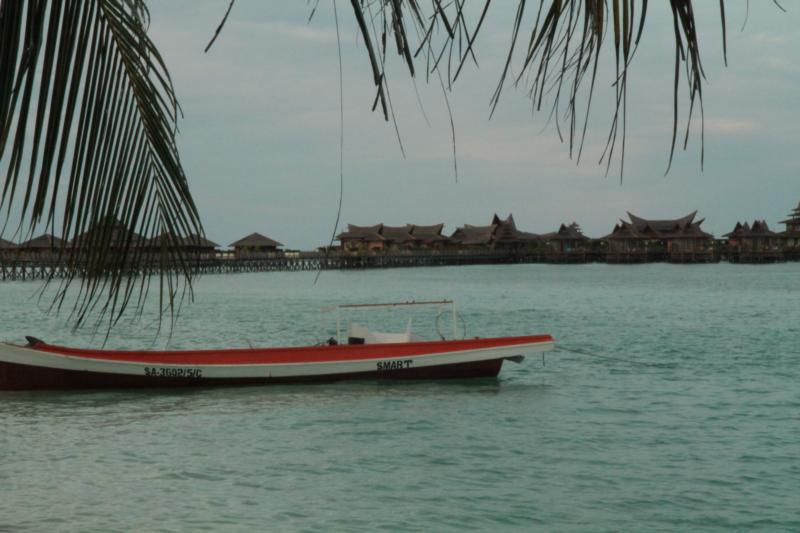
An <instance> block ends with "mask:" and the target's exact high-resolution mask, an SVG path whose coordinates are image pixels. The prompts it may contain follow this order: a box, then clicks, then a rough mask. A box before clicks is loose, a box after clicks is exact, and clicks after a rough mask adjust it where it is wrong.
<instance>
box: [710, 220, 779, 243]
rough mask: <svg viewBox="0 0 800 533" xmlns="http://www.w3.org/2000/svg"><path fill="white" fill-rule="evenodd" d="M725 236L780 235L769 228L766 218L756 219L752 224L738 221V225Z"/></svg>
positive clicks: (753, 236) (754, 236) (751, 237)
mask: <svg viewBox="0 0 800 533" xmlns="http://www.w3.org/2000/svg"><path fill="white" fill-rule="evenodd" d="M723 237H734V238H739V239H748V238H749V239H755V238H758V237H778V234H777V233H775V232H774V231H772V230H770V229H769V226H768V225H767V222H766V221H765V220H755V221H753V225H752V226H751V225H749V224H748V223H747V222H745V223H744V224H742V223H741V222H737V223H736V226H734V228H733V231H731V232H730V233H726V234H725V235H723Z"/></svg>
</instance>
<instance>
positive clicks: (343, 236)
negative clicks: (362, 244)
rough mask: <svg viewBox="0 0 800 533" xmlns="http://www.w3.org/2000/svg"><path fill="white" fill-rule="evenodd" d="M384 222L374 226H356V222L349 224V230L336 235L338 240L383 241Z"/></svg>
mask: <svg viewBox="0 0 800 533" xmlns="http://www.w3.org/2000/svg"><path fill="white" fill-rule="evenodd" d="M382 229H383V224H375V225H374V226H356V225H355V224H348V225H347V231H344V232H342V233H340V234H339V235H337V236H336V240H338V241H342V240H359V241H368V242H374V241H382V240H384V238H383V236H382V235H381V230H382Z"/></svg>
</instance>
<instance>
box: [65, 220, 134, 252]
mask: <svg viewBox="0 0 800 533" xmlns="http://www.w3.org/2000/svg"><path fill="white" fill-rule="evenodd" d="M127 238H129V239H130V241H131V246H136V244H137V243H138V242H139V241H141V240H143V239H144V238H143V237H142V236H141V235H139V234H138V233H136V232H134V231H133V230H132V229H129V228H128V227H127V226H126V225H125V224H123V223H122V222H121V221H120V220H119V219H117V218H116V217H113V216H112V217H107V218H103V219H101V220H99V221H97V222H95V223H94V224H92V225H91V226H90V227H89V229H87V230H86V231H84V232H83V233H81V234H80V235H78V236H77V237H75V238H74V239H73V240H72V245H73V246H80V245H81V242H82V241H83V240H84V239H86V240H87V242H89V241H91V240H92V239H102V240H104V242H106V243H107V244H108V245H110V246H117V245H119V244H124V243H125V241H126V239H127ZM106 239H107V240H106ZM98 244H99V243H98Z"/></svg>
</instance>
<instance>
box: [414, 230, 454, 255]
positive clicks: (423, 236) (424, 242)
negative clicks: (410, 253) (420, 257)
mask: <svg viewBox="0 0 800 533" xmlns="http://www.w3.org/2000/svg"><path fill="white" fill-rule="evenodd" d="M443 229H444V224H434V225H432V226H417V225H416V224H414V225H412V226H411V237H412V238H413V239H414V247H416V248H422V249H426V250H438V249H440V248H443V247H444V246H445V244H447V237H445V236H444V235H442V230H443Z"/></svg>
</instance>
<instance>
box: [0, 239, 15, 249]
mask: <svg viewBox="0 0 800 533" xmlns="http://www.w3.org/2000/svg"><path fill="white" fill-rule="evenodd" d="M16 247H17V245H16V244H14V243H13V242H11V241H7V240H5V239H0V250H7V249H9V248H16Z"/></svg>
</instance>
